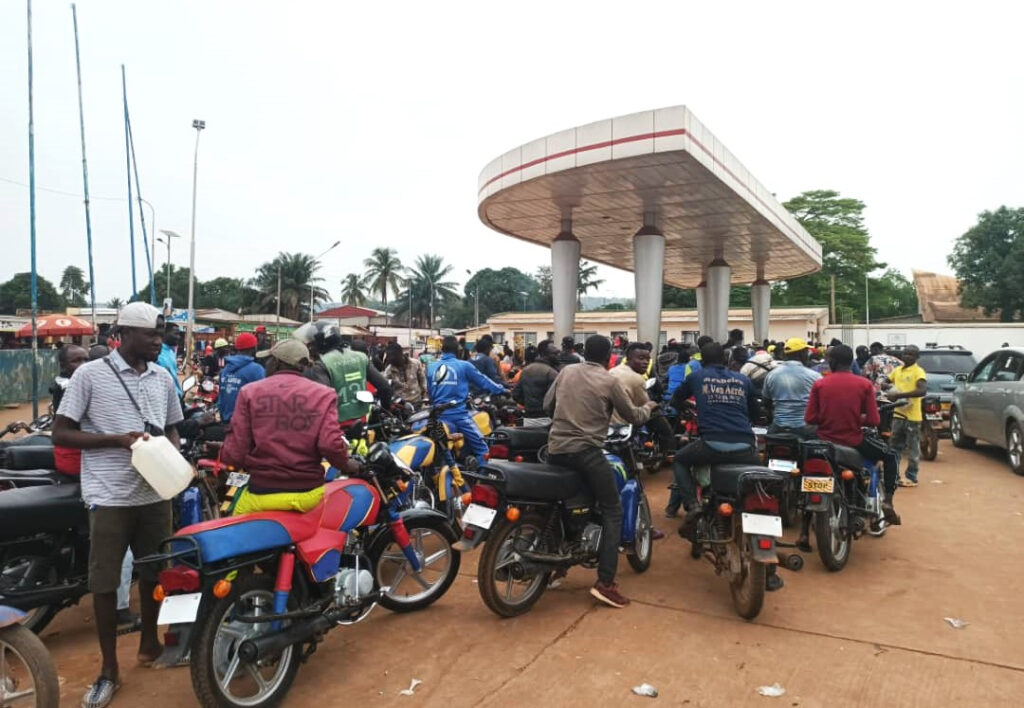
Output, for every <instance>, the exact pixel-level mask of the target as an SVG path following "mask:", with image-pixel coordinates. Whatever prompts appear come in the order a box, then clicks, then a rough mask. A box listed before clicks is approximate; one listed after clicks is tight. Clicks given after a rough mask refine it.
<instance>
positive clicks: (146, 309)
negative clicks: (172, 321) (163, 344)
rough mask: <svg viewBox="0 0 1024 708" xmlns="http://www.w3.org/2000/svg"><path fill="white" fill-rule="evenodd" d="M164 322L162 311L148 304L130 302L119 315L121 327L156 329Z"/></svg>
mask: <svg viewBox="0 0 1024 708" xmlns="http://www.w3.org/2000/svg"><path fill="white" fill-rule="evenodd" d="M162 320H163V315H162V314H161V313H160V310H158V309H156V308H155V307H153V306H152V305H150V304H149V303H148V302H129V303H128V304H127V305H125V306H124V307H122V308H121V311H120V312H119V313H117V325H118V326H119V327H139V328H140V329H156V328H157V327H159V326H160V325H161V324H163V322H162Z"/></svg>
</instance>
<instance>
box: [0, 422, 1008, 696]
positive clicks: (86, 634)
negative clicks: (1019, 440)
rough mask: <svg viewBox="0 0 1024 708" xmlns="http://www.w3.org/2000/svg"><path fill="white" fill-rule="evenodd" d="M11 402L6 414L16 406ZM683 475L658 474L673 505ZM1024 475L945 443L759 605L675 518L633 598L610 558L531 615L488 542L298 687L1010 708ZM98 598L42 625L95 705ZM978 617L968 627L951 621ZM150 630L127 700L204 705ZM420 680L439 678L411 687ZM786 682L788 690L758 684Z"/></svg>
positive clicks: (127, 645)
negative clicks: (507, 593) (151, 660)
mask: <svg viewBox="0 0 1024 708" xmlns="http://www.w3.org/2000/svg"><path fill="white" fill-rule="evenodd" d="M5 412H6V411H5ZM668 476H669V475H668V472H667V471H665V472H661V473H659V474H658V475H655V476H652V477H647V478H645V481H646V483H647V488H648V494H649V496H650V497H651V500H652V506H653V507H654V508H655V509H661V508H662V506H663V505H664V502H665V500H666V498H667V491H666V489H665V486H666V485H667V483H668ZM1022 501H1024V479H1021V478H1020V477H1016V476H1014V475H1013V474H1012V473H1011V472H1010V471H1009V468H1008V467H1007V465H1006V464H1005V461H1004V459H1003V457H1002V454H1001V453H1000V452H999V451H996V450H994V449H992V448H979V449H978V450H977V451H963V450H956V449H954V448H953V447H952V446H951V444H950V443H949V441H948V440H943V441H941V443H940V455H939V458H938V460H937V461H935V462H932V463H923V466H922V471H921V486H920V487H918V488H916V489H904V490H900V492H899V493H898V494H897V496H896V499H895V503H896V508H897V510H898V511H899V512H900V513H901V514H902V516H903V522H904V523H903V526H902V527H899V528H894V529H892V530H890V531H889V533H888V534H887V535H886V536H885V537H884V538H882V539H874V538H868V537H865V538H862V539H860V540H858V541H857V542H856V543H855V544H854V548H853V555H852V558H851V560H850V563H849V565H848V566H847V568H846V569H845V570H843V571H842V572H840V573H829V572H827V571H825V570H824V568H823V567H822V565H821V563H820V561H819V560H818V557H817V555H816V554H811V555H808V556H806V566H805V568H804V570H803V571H801V572H800V573H796V574H794V573H787V572H783V577H784V579H785V581H786V586H785V588H783V589H782V590H781V591H779V592H776V593H772V594H769V595H768V597H767V599H766V602H765V607H764V610H763V611H762V613H761V615H760V616H759V617H758V618H757V619H756V620H755V621H753V622H746V621H743V620H741V619H739V618H738V617H737V616H736V615H735V614H734V612H733V610H732V606H731V603H730V599H729V593H728V589H727V586H726V581H725V580H724V579H723V578H720V577H716V576H715V574H714V572H713V570H712V568H711V566H710V565H709V564H708V563H707V562H705V561H694V560H691V559H690V557H689V554H688V546H687V545H686V544H684V543H683V541H681V540H680V539H679V538H678V537H677V536H676V535H675V534H674V533H672V532H673V531H674V526H673V523H672V522H668V521H664V520H661V518H660V514H659V515H658V517H657V519H658V521H659V523H661V524H663V527H664V528H665V529H666V530H667V531H669V532H670V533H669V536H668V537H667V538H666V539H665V540H662V541H658V542H657V543H656V545H655V551H654V561H653V564H652V566H651V568H650V570H649V571H648V572H647V573H646V574H644V575H642V576H638V575H636V574H635V573H633V571H632V570H631V569H630V568H629V566H628V564H626V563H624V562H623V563H621V564H620V578H619V579H620V583H621V586H622V589H623V590H624V592H626V593H627V594H628V595H629V596H630V597H631V598H632V599H633V604H632V605H631V606H630V607H628V608H627V609H624V610H612V609H608V608H605V607H599V606H597V605H596V604H595V602H594V601H593V600H592V598H591V597H590V596H589V595H588V592H587V591H588V589H589V586H590V584H591V583H592V582H593V571H587V570H583V569H577V570H574V571H573V572H572V573H570V575H569V578H568V581H567V582H566V584H565V585H564V586H563V588H560V589H557V590H553V591H550V592H548V593H547V594H546V595H545V596H544V597H543V598H541V600H540V602H539V603H538V604H537V605H536V606H535V608H534V609H533V611H532V612H530V613H529V614H527V615H526V616H523V617H520V618H517V619H513V620H500V619H498V618H497V617H495V616H493V615H492V614H491V613H490V612H489V611H488V610H487V609H486V608H485V607H484V605H483V603H482V602H481V600H480V598H479V595H478V593H477V587H476V583H475V571H476V563H477V558H478V556H479V552H475V553H473V554H468V555H466V556H465V557H464V558H463V565H462V569H461V573H460V575H459V577H458V579H457V580H456V582H455V584H454V585H453V587H452V589H451V590H450V591H449V593H448V594H447V595H446V596H445V597H444V598H442V599H441V600H440V601H439V602H438V603H437V604H435V605H434V606H433V607H431V608H429V609H427V610H425V611H423V612H420V613H416V614H411V615H396V614H392V613H389V612H388V611H386V610H383V609H381V608H378V609H377V610H375V611H374V614H373V615H372V616H371V617H370V618H369V619H368V620H367V621H366V622H364V623H362V624H359V625H357V626H354V627H342V628H339V629H337V630H335V631H334V632H332V633H331V634H330V635H329V636H328V639H327V641H326V642H325V643H324V644H322V645H321V646H320V649H319V651H317V653H316V654H315V655H314V656H313V657H312V658H311V659H310V660H309V662H308V663H307V664H305V665H304V666H303V667H302V669H301V670H300V672H299V675H298V678H297V679H296V682H295V684H294V686H293V688H292V690H291V693H290V695H289V697H288V699H287V701H286V702H285V705H289V706H302V705H310V704H314V703H316V704H320V705H340V704H342V703H345V704H358V705H369V706H378V705H379V706H390V705H394V706H420V705H425V706H434V705H438V706H439V705H446V706H477V705H486V706H491V705H493V706H498V705H508V704H510V703H513V702H515V703H523V704H527V705H540V706H620V705H627V704H637V705H644V704H645V703H647V702H648V701H650V700H651V699H648V698H640V697H637V696H634V695H632V693H631V692H630V688H631V687H632V686H636V685H638V684H640V683H644V682H647V683H650V684H652V685H654V686H655V687H656V688H657V689H658V691H659V692H660V695H659V697H658V698H657V699H654V700H655V701H656V702H655V703H654V704H653V705H672V706H691V707H697V706H788V707H795V706H804V707H811V706H861V705H895V706H945V705H957V706H1011V705H1021V695H1024V659H1022V658H1021V655H1022V652H1021V650H1022V648H1024V640H1022V639H1021V635H1020V627H1021V626H1022V625H1024V606H1022V603H1021V602H1020V591H1019V578H1020V574H1021V570H1022V569H1024V543H1022V541H1024V504H1022ZM90 614H91V603H90V602H89V601H88V599H86V600H85V601H84V602H83V604H82V605H81V606H79V607H76V608H72V609H70V610H67V611H65V612H63V613H61V614H60V615H59V616H58V617H57V619H56V620H55V621H54V622H53V624H52V625H51V626H50V627H49V628H47V630H45V631H44V632H43V639H44V641H45V642H46V644H47V646H48V647H49V648H50V650H51V651H52V652H53V655H54V657H55V660H56V662H57V665H58V670H59V673H60V675H61V680H62V687H63V700H64V703H65V705H77V704H78V701H79V700H80V698H81V695H82V692H83V691H84V689H85V687H86V686H87V685H88V684H89V683H90V682H91V680H92V679H93V678H94V676H95V674H96V672H97V669H98V665H99V662H98V656H97V647H96V642H95V638H94V635H93V632H92V626H91V619H90ZM945 617H954V618H960V619H963V620H965V621H967V622H968V623H969V624H968V625H967V626H966V627H965V628H963V629H954V628H952V627H950V625H949V624H947V623H946V622H945V621H944V619H943V618H945ZM136 636H137V635H135V636H127V637H122V638H121V640H120V645H119V646H120V656H121V662H122V664H121V666H122V679H123V684H124V685H123V688H122V689H121V692H120V694H119V695H118V697H117V699H116V700H115V703H114V705H115V706H117V705H120V706H143V705H144V706H146V708H170V707H171V706H182V705H194V704H195V698H194V696H193V693H192V688H191V684H190V681H189V671H188V669H184V668H183V669H169V670H164V671H161V672H159V673H157V672H155V671H154V670H151V669H144V668H139V667H137V666H135V664H134V655H135V649H136V641H137V639H136ZM412 678H418V679H421V680H422V681H423V684H422V685H421V686H419V687H418V688H417V689H416V693H415V695H414V696H413V697H407V696H401V695H400V694H399V691H400V690H402V689H404V688H408V686H409V682H410V680H411V679H412ZM774 683H778V684H780V685H781V686H782V687H783V688H785V691H786V693H785V695H784V696H782V697H779V698H768V697H762V696H760V695H758V693H757V687H759V686H764V685H771V684H774Z"/></svg>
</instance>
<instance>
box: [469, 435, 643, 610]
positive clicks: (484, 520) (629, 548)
mask: <svg viewBox="0 0 1024 708" xmlns="http://www.w3.org/2000/svg"><path fill="white" fill-rule="evenodd" d="M632 433H633V429H632V426H629V425H625V426H616V427H613V428H612V429H611V430H610V431H609V435H608V439H607V441H606V449H605V457H606V458H607V460H608V461H609V462H610V463H611V465H612V467H613V468H614V470H615V472H616V474H615V482H616V485H617V486H618V489H619V496H620V498H621V499H622V510H623V515H622V533H621V539H622V545H623V547H624V550H625V551H626V553H627V559H628V560H629V564H630V565H631V566H632V567H633V570H635V571H636V572H638V573H642V572H644V571H646V570H647V568H648V567H650V564H651V555H652V551H653V525H652V523H651V509H650V504H649V503H648V501H647V496H646V494H645V493H644V489H643V484H642V483H641V481H640V478H639V476H638V475H637V468H636V463H635V460H634V459H633V447H632V443H631V441H630V439H631V437H632ZM464 474H465V475H466V476H467V477H469V478H471V479H472V480H474V481H475V482H476V484H474V486H473V488H472V492H471V496H472V503H471V504H470V505H469V506H468V507H467V508H466V510H465V511H464V513H463V517H462V524H463V528H464V531H463V538H462V540H461V541H460V542H459V544H457V545H456V548H457V549H459V550H471V549H473V548H475V547H477V546H478V545H480V544H481V543H483V544H484V548H483V551H482V554H481V558H480V564H479V568H478V571H477V587H478V589H479V591H480V597H481V598H482V599H483V601H484V604H485V605H487V607H488V608H490V610H491V611H493V612H494V613H495V614H497V615H500V616H502V617H515V616H516V615H520V614H523V613H524V612H527V611H529V609H530V608H531V607H533V605H534V604H535V603H536V602H537V600H539V599H540V596H541V595H542V594H543V593H544V590H545V589H547V587H548V584H549V583H550V582H551V580H552V578H553V577H554V576H555V574H556V573H558V572H564V571H566V570H568V569H569V568H570V567H572V566H574V565H582V566H584V567H586V568H594V567H596V566H597V554H598V549H599V547H600V542H601V519H600V514H599V513H598V511H597V509H595V508H594V499H593V496H592V495H591V493H590V490H589V489H588V488H587V486H586V485H585V484H583V482H582V480H581V479H580V478H579V476H578V475H577V474H576V473H575V472H573V471H572V470H568V469H565V468H563V467H557V466H554V465H547V464H530V463H515V462H499V461H490V462H488V463H487V464H486V465H484V466H483V467H481V468H480V469H479V470H477V471H475V472H466V473H464Z"/></svg>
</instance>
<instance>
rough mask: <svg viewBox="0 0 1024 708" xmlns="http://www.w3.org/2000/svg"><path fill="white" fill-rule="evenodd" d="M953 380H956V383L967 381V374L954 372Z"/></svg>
mask: <svg viewBox="0 0 1024 708" xmlns="http://www.w3.org/2000/svg"><path fill="white" fill-rule="evenodd" d="M953 380H954V381H956V382H957V383H963V382H965V381H967V374H956V375H955V376H954V377H953Z"/></svg>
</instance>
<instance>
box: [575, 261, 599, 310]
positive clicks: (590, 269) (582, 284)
mask: <svg viewBox="0 0 1024 708" xmlns="http://www.w3.org/2000/svg"><path fill="white" fill-rule="evenodd" d="M602 283H604V280H602V279H601V278H598V277H597V266H596V265H591V264H590V263H587V262H586V261H580V269H579V275H578V276H577V279H576V309H578V310H582V309H583V296H584V295H586V294H587V293H588V292H589V291H590V290H597V288H598V286H600V285H601V284H602Z"/></svg>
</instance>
